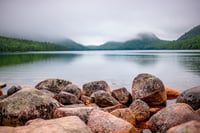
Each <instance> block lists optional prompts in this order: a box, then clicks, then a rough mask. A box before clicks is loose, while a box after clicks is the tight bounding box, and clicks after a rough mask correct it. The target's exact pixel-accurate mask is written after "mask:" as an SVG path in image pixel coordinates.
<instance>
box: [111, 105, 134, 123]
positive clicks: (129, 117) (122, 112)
mask: <svg viewBox="0 0 200 133" xmlns="http://www.w3.org/2000/svg"><path fill="white" fill-rule="evenodd" d="M111 114H112V115H114V116H116V117H119V118H121V119H123V120H125V121H127V122H129V123H131V124H132V125H134V126H135V125H136V119H135V115H134V114H133V112H132V111H131V110H130V109H129V108H123V109H116V110H114V111H112V112H111Z"/></svg>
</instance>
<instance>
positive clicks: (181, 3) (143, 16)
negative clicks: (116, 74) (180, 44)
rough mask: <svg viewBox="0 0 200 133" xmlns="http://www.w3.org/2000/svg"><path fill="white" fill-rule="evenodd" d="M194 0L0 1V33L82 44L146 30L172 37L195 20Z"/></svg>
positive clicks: (198, 7) (198, 1)
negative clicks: (70, 40)
mask: <svg viewBox="0 0 200 133" xmlns="http://www.w3.org/2000/svg"><path fill="white" fill-rule="evenodd" d="M199 12H200V0H0V35H1V36H7V37H15V38H23V39H31V40H37V41H49V42H55V41H60V40H64V39H67V38H68V39H72V40H74V41H76V42H78V43H81V44H84V45H100V44H103V43H105V42H107V41H126V40H129V39H133V38H135V37H136V36H137V34H138V33H144V32H152V33H154V34H155V35H156V36H158V37H159V38H160V39H164V40H176V39H177V38H178V37H180V36H181V35H182V34H183V33H184V32H186V31H188V30H190V29H191V28H192V27H194V26H196V25H199V24H200V13H199Z"/></svg>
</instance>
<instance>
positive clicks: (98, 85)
mask: <svg viewBox="0 0 200 133" xmlns="http://www.w3.org/2000/svg"><path fill="white" fill-rule="evenodd" d="M99 90H104V91H106V92H108V93H110V87H109V85H108V84H107V83H106V81H102V80H101V81H93V82H89V83H85V84H84V85H83V90H82V94H83V95H86V96H90V95H91V94H92V93H94V92H96V91H99Z"/></svg>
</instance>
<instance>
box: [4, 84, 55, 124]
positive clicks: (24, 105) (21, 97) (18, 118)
mask: <svg viewBox="0 0 200 133" xmlns="http://www.w3.org/2000/svg"><path fill="white" fill-rule="evenodd" d="M21 88H22V89H21V90H20V91H18V92H16V93H15V94H13V95H11V96H9V97H7V98H5V99H3V100H1V101H0V125H4V126H19V125H23V124H25V122H26V121H28V120H30V119H34V118H43V119H50V118H53V113H54V111H55V109H56V108H57V107H59V103H58V102H57V101H56V100H55V99H53V98H52V97H49V96H48V95H45V94H44V93H42V92H41V91H39V90H37V89H35V88H33V87H28V86H23V87H21Z"/></svg>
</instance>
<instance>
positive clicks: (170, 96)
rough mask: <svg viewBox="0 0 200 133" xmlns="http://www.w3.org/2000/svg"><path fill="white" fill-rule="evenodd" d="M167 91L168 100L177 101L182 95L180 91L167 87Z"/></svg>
mask: <svg viewBox="0 0 200 133" xmlns="http://www.w3.org/2000/svg"><path fill="white" fill-rule="evenodd" d="M165 91H166V93H167V99H168V100H173V99H176V98H177V97H178V96H179V95H180V94H181V92H180V91H178V90H175V89H172V88H169V87H165Z"/></svg>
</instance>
